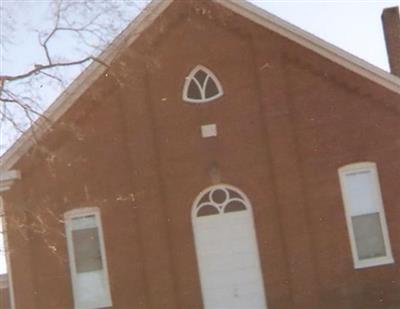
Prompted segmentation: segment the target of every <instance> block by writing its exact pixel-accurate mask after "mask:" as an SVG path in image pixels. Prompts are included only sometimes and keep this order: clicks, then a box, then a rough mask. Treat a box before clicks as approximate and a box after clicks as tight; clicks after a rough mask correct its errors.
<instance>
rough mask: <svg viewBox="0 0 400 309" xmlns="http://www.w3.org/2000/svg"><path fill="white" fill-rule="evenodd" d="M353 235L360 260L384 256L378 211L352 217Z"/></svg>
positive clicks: (384, 250)
mask: <svg viewBox="0 0 400 309" xmlns="http://www.w3.org/2000/svg"><path fill="white" fill-rule="evenodd" d="M351 219H352V222H353V229H354V237H355V241H356V246H357V252H358V258H359V259H360V260H364V259H369V258H374V257H381V256H386V249H385V243H384V240H383V234H382V227H381V221H380V218H379V213H374V214H368V215H361V216H356V217H352V218H351Z"/></svg>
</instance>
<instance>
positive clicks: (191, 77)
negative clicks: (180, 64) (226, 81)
mask: <svg viewBox="0 0 400 309" xmlns="http://www.w3.org/2000/svg"><path fill="white" fill-rule="evenodd" d="M199 70H202V71H204V72H205V73H207V75H208V76H209V77H211V78H212V79H213V80H214V82H215V84H216V85H217V89H218V94H217V95H215V96H212V97H210V98H205V90H206V89H205V88H204V89H202V88H201V87H200V85H199V84H198V82H197V80H196V79H195V78H194V76H195V75H196V73H197V72H198V71H199ZM192 80H194V81H195V83H196V84H197V85H198V86H199V89H200V91H201V96H202V97H203V98H204V99H192V98H189V97H188V96H187V93H188V88H189V85H190V82H191V81H192ZM204 84H206V82H204ZM223 95H224V90H223V88H222V85H221V83H220V82H219V79H218V78H217V76H216V75H215V74H214V73H213V72H212V71H211V70H210V69H208V68H206V67H205V66H203V65H201V64H199V65H197V66H196V67H195V68H194V69H193V70H192V71H191V72H190V74H189V75H188V76H187V77H186V78H185V84H184V86H183V93H182V99H183V100H184V101H186V102H189V103H207V102H210V101H213V100H216V99H218V98H220V97H222V96H223Z"/></svg>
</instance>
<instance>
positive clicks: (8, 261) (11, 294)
mask: <svg viewBox="0 0 400 309" xmlns="http://www.w3.org/2000/svg"><path fill="white" fill-rule="evenodd" d="M2 214H5V207H4V201H3V198H2V197H1V196H0V221H2V222H0V224H3V240H4V243H3V245H4V250H5V257H6V267H7V279H8V291H9V297H10V305H11V306H10V307H11V309H15V296H14V284H13V277H12V269H11V259H10V250H9V248H8V234H7V220H6V217H5V215H4V216H3V217H1V215H2Z"/></svg>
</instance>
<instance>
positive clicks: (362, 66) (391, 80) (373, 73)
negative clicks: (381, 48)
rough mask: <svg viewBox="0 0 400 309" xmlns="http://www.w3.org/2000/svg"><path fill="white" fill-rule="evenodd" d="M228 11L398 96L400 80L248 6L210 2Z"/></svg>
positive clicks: (219, 0) (220, 0)
mask: <svg viewBox="0 0 400 309" xmlns="http://www.w3.org/2000/svg"><path fill="white" fill-rule="evenodd" d="M213 1H214V2H216V3H219V4H220V5H222V6H224V7H226V8H227V9H230V10H231V11H233V12H235V13H237V14H239V15H241V16H243V17H246V18H247V19H249V20H251V21H253V22H255V23H256V24H259V25H260V26H263V27H265V28H268V29H270V30H272V31H274V32H276V33H278V34H280V35H282V36H284V37H286V38H288V39H290V40H291V41H294V42H296V43H298V44H300V45H302V46H304V47H306V48H308V49H310V50H312V51H314V52H316V53H318V54H320V55H322V56H323V57H325V58H327V59H329V60H332V61H333V62H335V63H338V64H339V65H341V66H343V67H345V68H347V69H349V70H351V71H353V72H355V73H357V74H359V75H361V76H363V77H366V78H367V79H369V80H371V81H373V82H375V83H377V84H379V85H381V86H383V87H385V88H387V89H389V90H391V91H393V92H395V93H398V94H400V78H398V77H397V76H394V75H393V74H390V73H388V72H386V71H384V70H382V69H380V68H378V67H376V66H374V65H372V64H370V63H368V62H367V61H365V60H362V59H360V58H358V57H356V56H354V55H352V54H350V53H349V52H346V51H344V50H343V49H340V48H339V47H336V46H335V45H333V44H330V43H328V42H326V41H324V40H322V39H320V38H318V37H316V36H315V35H313V34H311V33H309V32H307V31H305V30H302V29H301V28H299V27H296V26H295V25H293V24H291V23H289V22H287V21H285V20H283V19H281V18H279V17H277V16H275V15H273V14H271V13H268V12H267V11H265V10H263V9H261V8H259V7H258V6H255V5H254V4H251V3H249V2H247V1H237V0H213Z"/></svg>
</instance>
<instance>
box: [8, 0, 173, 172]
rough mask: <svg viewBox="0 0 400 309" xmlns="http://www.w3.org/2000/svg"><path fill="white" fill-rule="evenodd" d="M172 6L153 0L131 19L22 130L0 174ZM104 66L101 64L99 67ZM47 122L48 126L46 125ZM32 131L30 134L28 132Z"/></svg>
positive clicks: (166, 2) (160, 0)
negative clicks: (33, 120)
mask: <svg viewBox="0 0 400 309" xmlns="http://www.w3.org/2000/svg"><path fill="white" fill-rule="evenodd" d="M172 2H173V0H153V1H152V2H151V3H150V4H149V5H148V6H146V7H145V8H144V9H143V10H142V12H140V13H139V14H138V15H137V16H136V17H135V19H134V20H133V21H132V22H131V23H130V24H129V25H128V26H127V27H126V28H125V29H124V30H123V31H122V32H121V33H120V34H119V35H118V36H117V37H116V38H115V39H114V40H113V41H112V43H111V44H110V45H109V46H108V47H107V48H106V49H105V50H104V51H103V52H102V53H101V54H100V55H99V56H98V57H97V58H98V59H99V61H93V62H92V63H90V64H89V65H88V67H87V68H86V69H85V70H83V71H82V73H80V74H79V76H78V77H77V78H76V79H75V80H74V81H73V82H72V83H71V84H70V85H69V86H68V87H67V88H66V89H65V90H64V91H63V92H62V93H61V94H60V96H58V98H57V99H56V100H55V101H54V103H53V104H51V105H50V106H49V108H48V109H47V110H46V111H45V112H44V113H43V116H44V117H40V118H39V119H38V120H37V121H35V123H34V124H33V129H32V128H30V129H28V130H26V131H25V132H24V133H23V134H22V135H21V136H20V137H19V138H18V139H17V141H16V142H15V143H14V144H13V145H12V146H11V147H10V148H9V149H8V150H7V151H6V152H5V153H4V154H3V156H1V157H0V171H4V170H8V169H10V168H11V167H12V166H13V165H14V164H15V163H17V161H18V160H19V159H20V158H21V156H23V155H24V154H25V153H26V152H27V151H28V150H29V149H30V148H31V147H32V146H33V145H35V144H36V141H37V139H40V138H41V137H42V136H43V135H44V134H45V133H46V132H47V130H48V129H49V128H50V126H51V125H52V124H53V123H54V122H56V121H57V120H58V119H60V118H61V116H62V115H63V114H64V113H65V112H66V111H67V110H68V109H69V108H70V107H71V106H72V105H73V104H74V103H75V101H76V100H77V99H78V98H79V97H80V96H81V95H82V94H83V93H84V92H85V91H86V90H87V89H88V88H89V87H90V86H91V85H92V84H93V83H94V82H95V81H96V80H97V79H98V78H99V77H100V76H101V74H103V73H104V72H105V71H106V70H107V67H106V66H105V65H104V64H107V65H109V64H111V62H112V61H113V60H114V59H115V57H116V56H117V55H118V53H119V52H120V51H121V49H123V48H124V47H127V46H129V45H130V44H132V43H133V42H134V41H135V40H136V39H137V38H138V37H139V36H140V34H141V33H142V32H143V31H144V30H145V29H146V28H147V27H148V26H150V25H151V23H152V22H153V21H154V20H155V19H156V18H157V17H158V16H159V15H160V14H161V13H162V12H163V11H164V10H165V9H166V8H167V7H168V6H169V5H170V4H171V3H172ZM102 63H104V64H102ZM49 120H50V122H51V123H49ZM32 130H33V131H34V133H33V132H32Z"/></svg>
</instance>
